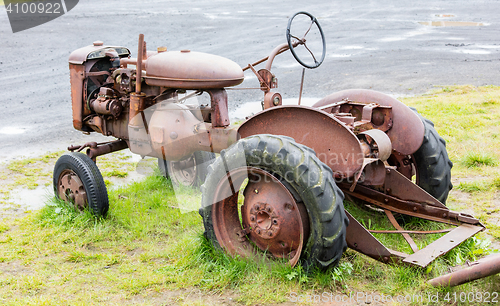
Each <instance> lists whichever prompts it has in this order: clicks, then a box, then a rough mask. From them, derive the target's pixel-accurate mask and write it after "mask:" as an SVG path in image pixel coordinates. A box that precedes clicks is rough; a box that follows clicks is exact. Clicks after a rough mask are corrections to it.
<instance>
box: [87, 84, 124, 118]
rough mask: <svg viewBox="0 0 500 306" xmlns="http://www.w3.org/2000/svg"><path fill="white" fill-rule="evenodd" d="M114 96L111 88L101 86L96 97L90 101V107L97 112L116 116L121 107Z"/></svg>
mask: <svg viewBox="0 0 500 306" xmlns="http://www.w3.org/2000/svg"><path fill="white" fill-rule="evenodd" d="M116 98H117V96H116V95H115V93H114V91H113V90H112V89H111V88H107V87H101V89H100V91H99V96H98V98H97V99H95V100H93V101H91V102H90V107H91V109H92V110H93V111H95V112H96V113H98V114H103V115H111V116H113V117H114V118H118V116H119V115H120V113H121V112H122V110H123V107H122V104H121V103H120V102H119V101H118V100H117V99H116Z"/></svg>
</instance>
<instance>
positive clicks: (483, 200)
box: [0, 86, 500, 305]
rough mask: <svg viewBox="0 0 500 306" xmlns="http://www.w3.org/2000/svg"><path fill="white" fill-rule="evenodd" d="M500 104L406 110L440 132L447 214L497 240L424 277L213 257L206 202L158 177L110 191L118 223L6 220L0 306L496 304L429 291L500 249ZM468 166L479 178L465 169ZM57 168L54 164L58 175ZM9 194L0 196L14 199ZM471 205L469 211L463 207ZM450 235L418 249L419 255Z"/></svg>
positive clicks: (494, 286)
mask: <svg viewBox="0 0 500 306" xmlns="http://www.w3.org/2000/svg"><path fill="white" fill-rule="evenodd" d="M497 101H500V88H498V87H491V86H490V87H478V88H476V87H472V86H465V87H457V86H450V87H447V88H445V89H443V90H439V91H436V92H435V93H432V94H429V95H425V96H422V97H415V98H410V99H405V103H407V104H409V105H411V106H415V107H417V109H419V111H420V113H421V114H422V115H423V116H425V117H427V118H429V119H431V120H433V121H434V122H435V124H436V128H437V129H438V131H439V132H440V134H441V135H442V136H443V137H444V138H445V139H446V141H447V148H448V151H449V153H450V157H451V159H452V161H453V162H454V164H455V166H454V168H453V176H454V178H456V180H457V181H456V182H455V183H454V184H455V189H454V190H455V191H453V192H452V194H451V195H450V199H449V201H448V205H449V206H450V207H451V208H454V209H464V208H468V209H472V210H474V213H475V215H476V216H477V217H478V218H480V219H481V221H482V222H484V223H485V225H486V226H487V227H488V228H489V230H488V234H489V235H490V236H487V235H486V234H484V233H481V234H478V235H477V236H476V237H475V238H472V239H469V240H467V241H466V242H464V243H463V244H461V245H460V246H459V247H457V248H455V249H454V250H452V251H451V252H449V253H448V254H446V255H445V256H443V257H441V258H439V259H438V260H436V261H435V262H434V263H432V264H431V265H430V266H429V267H427V268H426V269H419V268H412V267H407V266H400V265H384V264H382V263H379V262H377V261H375V260H372V259H370V258H368V257H366V256H365V255H362V254H360V253H357V252H355V251H353V250H350V249H348V250H347V251H346V252H345V253H344V255H343V258H342V260H341V262H340V265H339V266H338V267H336V268H331V269H328V270H326V271H313V272H311V273H309V274H308V273H305V271H304V270H303V269H302V268H301V267H296V268H291V267H289V266H288V265H287V264H286V263H285V262H283V261H269V260H268V259H266V256H265V254H263V255H261V256H258V257H256V258H253V259H252V260H247V259H243V258H232V257H229V256H227V255H225V254H224V253H221V252H219V251H217V250H215V249H214V248H213V247H212V245H211V243H210V242H209V241H207V240H206V239H205V238H204V236H203V225H202V220H201V217H200V216H199V214H198V213H197V211H196V207H197V206H198V205H199V203H200V194H199V192H196V191H192V190H182V191H181V193H179V194H177V195H175V194H174V191H173V189H172V186H171V184H170V182H169V181H168V180H166V179H164V178H162V177H160V176H150V177H147V178H146V179H145V180H144V181H141V182H136V183H132V184H129V185H127V186H123V187H116V186H115V187H114V188H112V189H110V191H109V198H110V212H109V215H108V217H107V218H105V219H95V218H93V217H92V216H91V215H90V214H88V213H77V212H75V211H74V210H73V209H72V208H71V207H70V206H68V205H67V204H65V203H62V202H57V201H51V202H49V203H48V204H49V205H47V206H46V207H44V208H43V209H42V210H40V211H35V212H30V213H27V214H25V215H26V216H16V215H14V216H10V217H9V216H7V217H4V218H3V219H1V220H0V304H2V305H3V304H5V305H88V304H102V305H123V304H126V305H128V304H141V305H163V304H181V305H183V304H185V305H193V304H197V305H210V304H212V305H220V304H223V303H226V304H234V303H238V304H247V305H255V304H261V305H262V304H271V303H282V302H293V301H297V302H298V301H302V302H303V303H305V304H314V301H316V300H317V299H325V298H334V297H336V296H337V297H342V295H345V296H349V294H356V293H358V292H359V293H362V294H367V295H369V294H372V295H374V296H378V297H380V296H382V295H383V296H388V295H390V296H393V297H396V296H398V295H403V296H414V297H422V300H419V301H415V300H414V301H413V302H409V303H396V302H395V303H393V304H394V305H399V304H413V305H422V304H424V305H435V304H441V305H446V304H450V303H447V302H446V301H445V300H444V297H445V296H446V294H451V296H453V294H457V295H460V293H461V292H466V293H469V292H499V291H500V276H499V275H496V276H492V277H489V278H485V279H481V280H478V281H475V282H472V283H468V284H464V285H461V286H458V287H454V288H445V289H435V288H432V287H430V286H429V285H428V284H427V281H428V280H429V279H431V278H433V277H436V276H438V275H442V274H444V273H447V270H448V267H449V266H453V265H456V264H462V263H464V262H465V261H466V260H471V261H472V260H475V259H477V258H479V257H481V256H483V255H484V254H487V253H488V252H489V251H488V250H489V249H490V247H489V243H488V240H487V238H488V239H494V240H495V241H497V242H498V241H499V238H500V225H499V224H498V221H496V220H498V214H499V210H500V205H497V204H498V203H497V202H495V201H497V200H495V199H497V198H498V192H499V188H500V176H499V173H500V171H499V168H498V167H499V166H498V163H497V160H498V158H499V156H500V154H499V149H498V148H500V146H499V145H500V143H499V142H500V138H499V137H497V136H496V135H498V133H500V131H498V128H497V126H499V124H498V123H500V116H499V113H500V111H499V107H498V106H499V104H500V103H498V102H497ZM454 118H456V119H454ZM471 148H473V150H471ZM470 152H478V154H476V153H470ZM482 152H483V153H484V154H485V155H484V156H482V155H481V154H482ZM468 155H470V156H471V157H470V160H471V161H473V163H472V164H471V165H472V166H470V165H469V164H467V160H469V157H467V156H468ZM56 156H57V154H56ZM485 156H486V157H489V158H490V159H489V158H485ZM55 158H56V157H53V158H47V159H46V160H48V163H49V164H50V163H52V164H53V163H54V162H55ZM42 160H45V159H44V158H42ZM42 160H36V162H34V163H31V162H30V163H28V162H26V161H22V162H21V161H20V163H23V167H32V168H34V169H36V168H37V167H40V166H39V165H41V164H44V162H43V161H42ZM488 160H489V161H488ZM122 162H123V164H121V163H122ZM475 162H478V163H477V164H475ZM98 163H99V167H100V168H101V170H102V172H103V173H104V174H105V179H109V177H110V176H115V177H117V176H119V175H120V173H126V172H127V171H129V170H128V169H131V168H132V167H133V165H130V164H129V163H128V162H127V159H126V158H124V157H123V155H114V156H113V155H110V156H105V157H104V158H102V159H100V158H98ZM13 168H14V170H12V169H8V171H7V170H6V171H7V172H5V173H6V174H4V175H8V176H10V175H11V174H12V175H15V176H16V177H17V178H19V179H22V178H24V177H30V176H29V175H27V174H29V171H25V172H22V171H16V170H15V169H16V168H15V167H13ZM41 169H42V170H40V172H43V171H46V170H43V169H44V167H41ZM23 171H24V170H23ZM0 175H2V173H0ZM35 177H38V176H35ZM43 177H45V179H44V178H43ZM47 179H50V176H42V179H41V180H40V181H36V182H37V183H39V184H44V182H45V181H44V180H47ZM9 184H11V183H9ZM26 184H28V183H26ZM9 186H11V187H12V186H13V185H9ZM11 187H8V188H4V186H2V187H1V188H3V189H5V193H7V192H8V190H9V189H11ZM463 195H466V198H465V199H463V198H461V197H460V196H463ZM345 206H346V208H347V209H348V210H349V212H351V213H352V214H353V215H354V216H355V217H356V218H358V219H359V220H360V222H362V223H363V224H364V225H365V226H366V227H368V228H370V229H392V227H391V225H390V223H389V222H388V220H387V218H386V217H385V216H384V214H383V213H380V212H378V211H374V210H370V209H367V208H366V207H363V206H360V205H357V204H354V203H349V202H345ZM181 209H182V210H181ZM193 210H194V211H193ZM182 212H187V213H182ZM400 224H401V225H402V226H403V227H404V228H405V229H408V230H435V229H442V228H444V227H446V226H444V225H441V224H438V223H434V222H427V221H423V220H420V219H416V218H404V219H400ZM442 235H443V234H433V235H412V238H413V239H414V240H415V242H416V243H417V245H418V246H419V247H423V246H425V245H427V244H428V243H429V242H430V241H432V240H434V239H437V238H438V237H440V236H442ZM375 236H376V237H377V239H379V240H380V241H381V242H383V243H384V244H386V245H388V246H389V247H391V248H393V249H396V250H398V251H401V252H406V253H411V249H410V247H409V246H408V244H407V243H406V241H405V240H404V239H403V238H402V237H401V235H394V234H375ZM436 295H438V296H439V302H438V303H434V302H431V301H429V300H428V296H436ZM365 297H366V296H365ZM458 304H462V303H458ZM466 304H467V303H466ZM470 304H471V305H477V304H478V303H474V302H473V303H470Z"/></svg>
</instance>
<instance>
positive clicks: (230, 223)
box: [212, 167, 308, 266]
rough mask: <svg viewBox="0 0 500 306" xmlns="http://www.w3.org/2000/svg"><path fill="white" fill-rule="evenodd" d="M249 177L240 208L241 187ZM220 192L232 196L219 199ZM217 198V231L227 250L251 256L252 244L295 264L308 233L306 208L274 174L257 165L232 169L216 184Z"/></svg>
mask: <svg viewBox="0 0 500 306" xmlns="http://www.w3.org/2000/svg"><path fill="white" fill-rule="evenodd" d="M247 178H248V184H247V186H246V188H245V190H244V192H243V196H244V201H243V206H242V207H241V208H240V207H239V204H238V195H239V190H240V187H241V185H242V184H243V183H244V181H245V179H247ZM228 182H229V183H228ZM221 195H229V196H228V197H225V198H224V199H219V198H220V197H221ZM214 202H215V204H213V205H212V220H213V226H214V232H215V235H216V237H217V241H218V242H219V244H220V245H221V247H222V248H224V249H225V250H226V251H227V252H228V253H230V254H232V255H235V254H239V255H241V256H244V257H249V256H252V254H254V252H255V251H256V250H255V248H254V247H253V246H252V244H253V245H255V246H257V248H258V249H260V250H261V251H267V252H269V253H270V254H271V255H273V256H274V257H278V258H287V259H289V262H290V264H291V265H292V266H293V265H295V264H296V263H297V262H298V259H299V258H300V253H301V250H302V246H303V243H304V241H305V240H306V239H307V237H308V225H306V224H303V220H307V218H304V217H303V216H301V212H304V210H300V209H299V207H298V206H297V203H296V202H295V200H294V198H293V196H292V195H291V194H290V192H289V191H288V190H287V189H286V187H285V186H284V185H283V184H281V182H280V181H279V180H278V179H276V178H275V177H274V176H273V175H271V174H270V173H268V172H266V171H264V170H262V169H258V168H254V167H242V168H237V169H234V170H232V171H229V172H228V175H227V177H224V178H222V180H221V181H220V182H219V184H218V185H217V187H216V191H215V194H214ZM240 209H241V218H242V219H240V217H239V214H240Z"/></svg>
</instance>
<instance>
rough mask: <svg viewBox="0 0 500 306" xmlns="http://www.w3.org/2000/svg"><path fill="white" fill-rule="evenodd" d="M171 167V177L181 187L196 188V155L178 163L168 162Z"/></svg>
mask: <svg viewBox="0 0 500 306" xmlns="http://www.w3.org/2000/svg"><path fill="white" fill-rule="evenodd" d="M168 163H169V165H170V167H169V168H170V170H171V171H170V172H171V173H169V175H170V177H171V178H172V179H174V180H175V181H176V182H177V183H178V184H179V185H184V186H194V185H196V162H195V157H194V154H192V155H191V156H189V157H188V158H186V159H184V160H181V161H178V162H172V161H169V162H168Z"/></svg>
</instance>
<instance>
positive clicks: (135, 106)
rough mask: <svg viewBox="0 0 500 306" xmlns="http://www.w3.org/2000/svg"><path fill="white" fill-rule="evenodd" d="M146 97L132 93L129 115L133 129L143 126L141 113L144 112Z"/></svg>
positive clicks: (142, 94)
mask: <svg viewBox="0 0 500 306" xmlns="http://www.w3.org/2000/svg"><path fill="white" fill-rule="evenodd" d="M144 99H146V95H145V94H144V93H135V92H133V93H131V94H130V105H129V106H130V108H129V113H128V118H129V125H130V126H131V127H139V126H142V124H141V123H140V121H141V119H142V116H141V113H142V112H143V111H144V107H145V103H144Z"/></svg>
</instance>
